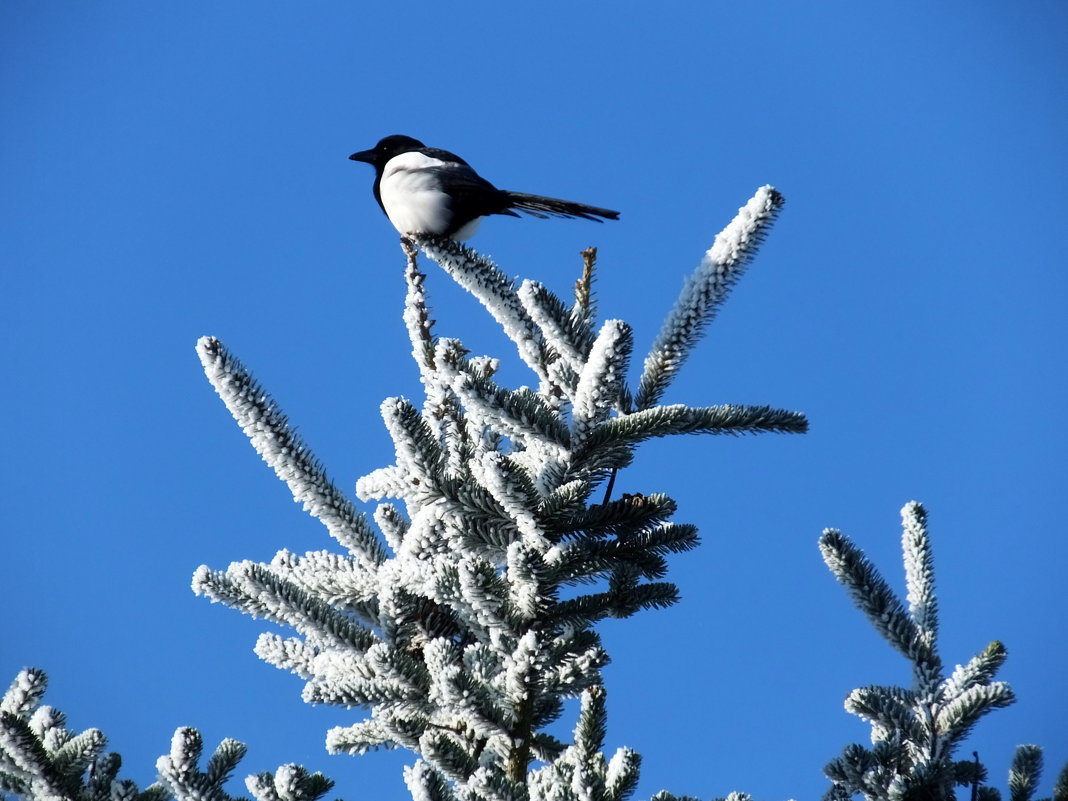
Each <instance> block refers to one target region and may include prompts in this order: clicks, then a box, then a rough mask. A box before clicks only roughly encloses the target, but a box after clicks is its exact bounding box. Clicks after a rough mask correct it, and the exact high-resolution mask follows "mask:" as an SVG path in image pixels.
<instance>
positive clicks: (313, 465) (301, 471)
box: [197, 337, 385, 565]
mask: <svg viewBox="0 0 1068 801" xmlns="http://www.w3.org/2000/svg"><path fill="white" fill-rule="evenodd" d="M197 354H198V355H199V356H200V362H201V364H202V365H203V366H204V373H205V374H206V375H207V377H208V380H209V381H210V382H211V385H212V386H213V387H215V391H216V392H217V393H219V397H220V398H222V400H223V403H225V404H226V408H227V409H229V410H230V413H231V414H232V415H233V416H234V419H235V420H237V424H238V425H239V426H241V429H242V430H243V431H244V432H245V435H246V436H247V437H248V438H249V440H251V442H252V445H253V447H254V448H255V449H256V450H257V451H258V452H259V454H260V456H261V457H263V461H265V462H267V464H269V465H270V466H271V467H272V468H273V469H274V472H275V473H276V474H277V475H278V477H279V478H280V479H282V480H283V481H284V482H286V484H287V485H288V486H289V489H290V491H292V493H293V500H295V501H297V502H298V503H302V504H304V509H305V511H307V512H308V514H310V515H311V516H312V517H316V518H318V519H319V520H321V521H322V522H323V525H325V526H326V528H327V530H328V531H329V532H330V536H332V537H333V538H334V539H336V540H337V541H338V542H339V543H341V544H342V545H343V546H344V547H346V548H348V549H349V551H350V552H352V553H353V554H355V555H358V556H361V557H362V558H364V559H366V560H367V561H368V563H369V564H371V565H375V564H378V563H379V562H381V561H382V560H383V559H384V558H385V554H384V552H383V550H382V546H381V543H380V542H379V541H378V538H377V537H376V535H375V533H374V531H373V529H371V527H370V526H369V525H368V524H367V521H366V519H365V518H364V516H363V515H362V514H360V513H359V512H357V511H356V509H355V507H354V506H353V505H352V502H351V501H349V500H348V498H346V497H345V495H344V494H343V493H342V492H341V491H340V490H338V489H337V488H336V487H335V486H334V485H333V483H331V481H330V479H329V478H328V477H327V475H326V471H324V470H323V468H322V465H320V464H319V461H318V460H317V459H316V458H315V456H313V455H312V453H311V451H310V450H309V449H308V446H307V445H305V444H304V442H303V440H301V439H300V437H299V436H297V433H296V432H295V431H294V430H293V429H292V428H291V427H290V425H289V421H288V420H287V419H286V416H285V414H284V413H283V412H282V410H281V409H280V408H279V407H278V405H277V404H276V403H275V402H274V401H273V400H272V399H271V397H270V396H269V395H267V393H266V392H264V391H263V389H262V388H261V387H260V385H259V384H258V383H256V381H255V380H254V379H253V378H252V376H251V374H249V372H248V371H247V370H246V369H245V367H244V365H242V364H241V362H239V361H238V360H237V359H235V358H234V357H233V356H231V355H230V353H229V352H228V351H227V350H226V348H225V347H223V344H222V343H221V342H220V341H219V340H217V339H216V338H215V337H202V338H201V339H200V341H199V342H197Z"/></svg>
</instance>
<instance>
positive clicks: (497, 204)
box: [349, 135, 619, 239]
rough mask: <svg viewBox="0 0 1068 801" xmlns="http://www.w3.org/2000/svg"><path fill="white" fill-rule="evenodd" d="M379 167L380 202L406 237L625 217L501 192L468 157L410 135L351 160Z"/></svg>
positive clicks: (376, 189) (390, 139)
mask: <svg viewBox="0 0 1068 801" xmlns="http://www.w3.org/2000/svg"><path fill="white" fill-rule="evenodd" d="M349 158H350V159H352V160H353V161H362V162H365V163H367V164H370V165H371V166H372V167H374V168H375V186H374V192H375V200H377V201H378V205H379V206H381V207H382V211H384V212H385V213H386V216H387V217H388V218H389V221H390V222H391V223H393V227H394V228H396V229H397V230H398V231H400V232H401V233H402V234H437V235H439V236H447V237H451V238H452V239H467V238H468V237H469V236H471V235H472V234H474V233H475V229H476V228H478V224H479V222H480V221H481V219H482V218H483V217H486V216H488V215H490V214H507V215H509V216H511V217H518V216H519V215H518V214H516V211H517V210H518V211H522V212H525V213H526V214H529V215H531V216H532V217H541V218H542V219H545V218H547V217H569V218H574V217H581V218H582V219H584V220H593V221H594V222H601V220H600V219H598V218H602V217H603V218H604V219H606V220H618V219H619V212H618V211H612V210H610V209H600V208H597V207H596V206H587V205H585V204H584V203H572V202H570V201H568V200H557V199H556V198H551V197H541V196H540V195H526V194H523V193H522V192H509V191H507V190H504V189H498V188H497V187H495V186H494V185H493V184H491V183H490V182H489V181H487V180H486V179H485V178H483V177H482V176H480V175H479V174H478V173H477V172H475V171H474V170H473V169H472V168H471V165H469V164H468V163H467V162H466V161H464V160H463V159H462V158H460V157H459V156H457V155H456V154H454V153H450V152H449V151H447V150H439V149H438V148H436V147H426V146H425V145H424V144H423V143H422V142H420V141H419V140H418V139H412V137H410V136H401V135H394V136H387V137H386V138H385V139H382V140H381V141H380V142H379V143H378V144H377V145H375V146H374V147H373V148H371V149H370V150H361V151H360V152H359V153H353V154H352V155H351V156H349Z"/></svg>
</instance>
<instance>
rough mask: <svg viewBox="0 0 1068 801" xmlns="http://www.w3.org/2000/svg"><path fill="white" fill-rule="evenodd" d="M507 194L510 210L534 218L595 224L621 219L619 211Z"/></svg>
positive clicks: (564, 201)
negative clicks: (563, 219) (577, 218)
mask: <svg viewBox="0 0 1068 801" xmlns="http://www.w3.org/2000/svg"><path fill="white" fill-rule="evenodd" d="M505 194H506V195H508V205H509V207H510V208H515V209H519V210H520V211H525V212H526V213H527V214H530V215H531V216H533V217H542V218H545V217H569V218H574V217H580V218H582V219H583V220H593V221H594V222H604V220H618V219H619V212H618V211H612V210H611V209H599V208H597V207H596V206H587V205H586V204H585V203H572V202H571V201H570V200H557V199H556V198H553V197H542V196H541V195H526V194H523V193H522V192H507V191H506V192H505ZM600 218H604V219H600Z"/></svg>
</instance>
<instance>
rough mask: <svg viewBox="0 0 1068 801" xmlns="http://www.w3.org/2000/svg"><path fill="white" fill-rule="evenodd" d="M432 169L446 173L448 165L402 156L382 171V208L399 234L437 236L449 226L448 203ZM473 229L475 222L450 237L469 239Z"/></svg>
mask: <svg viewBox="0 0 1068 801" xmlns="http://www.w3.org/2000/svg"><path fill="white" fill-rule="evenodd" d="M434 168H439V169H440V168H445V169H448V164H447V163H446V162H443V161H441V160H440V159H435V158H431V157H430V156H426V155H424V154H422V153H401V154H400V155H399V156H395V157H394V158H392V159H390V160H389V161H388V162H387V163H386V166H385V169H384V170H383V171H382V181H381V182H380V183H379V185H378V191H379V193H380V194H381V196H382V206H383V207H384V208H385V210H386V216H387V217H389V221H390V222H391V223H393V227H394V228H396V229H397V230H398V231H400V232H401V233H402V234H439V235H440V234H444V233H445V231H446V230H448V228H449V226H450V225H451V223H452V219H453V213H452V205H451V199H450V198H449V196H448V195H447V194H445V193H444V192H442V191H441V189H439V188H438V187H439V185H440V179H439V177H438V175H437V174H436V173H435V171H434ZM476 227H478V220H477V219H476V220H472V221H471V222H470V223H468V224H467V225H465V226H464V227H463V228H462V229H461V230H460V231H457V232H456V233H454V234H453V237H454V238H455V239H464V238H466V237H468V236H471V234H473V233H474V232H475V228H476Z"/></svg>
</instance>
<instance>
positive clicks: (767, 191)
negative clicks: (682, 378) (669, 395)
mask: <svg viewBox="0 0 1068 801" xmlns="http://www.w3.org/2000/svg"><path fill="white" fill-rule="evenodd" d="M783 202H784V201H783V196H782V195H781V194H779V192H778V191H777V190H775V189H774V188H773V187H771V186H763V187H761V188H760V189H759V190H757V193H756V194H755V195H753V197H752V198H751V199H750V200H749V202H748V203H746V204H745V205H744V206H742V208H740V209H739V210H738V215H737V216H736V217H735V218H734V219H733V220H732V221H731V223H730V225H728V226H727V227H726V228H724V229H723V231H722V232H721V233H720V234H719V236H717V237H716V241H715V242H714V243H713V244H712V247H711V248H709V250H708V252H707V253H705V256H704V258H703V259H702V260H701V263H700V265H698V267H697V269H696V270H694V272H693V274H692V275H690V277H689V278H688V279H687V280H686V284H685V286H683V288H682V292H681V293H680V295H679V298H678V300H677V301H675V307H674V308H673V309H672V310H671V313H670V314H669V315H668V318H667V320H665V321H664V325H663V327H662V328H661V329H660V333H659V335H657V338H656V341H655V342H653V347H652V349H651V350H650V351H649V355H648V356H647V357H646V358H645V370H644V372H643V373H642V377H641V381H640V382H639V386H638V393H637V397H636V405H637V407H638V408H639V409H647V408H649V407H650V406H653V405H654V404H656V403H658V402H659V401H660V399H661V398H662V397H663V395H664V391H665V390H666V389H667V387H668V385H669V384H670V383H671V381H672V380H673V379H674V377H675V375H676V374H677V373H678V371H679V368H681V367H682V364H683V362H685V361H686V358H687V357H688V356H689V355H690V352H691V351H692V350H693V347H694V345H696V344H697V342H698V340H699V339H700V338H701V335H702V333H703V332H704V328H705V326H707V325H708V323H709V322H710V321H711V320H712V318H713V317H715V315H716V312H717V311H718V310H719V307H720V305H721V304H722V303H723V301H724V300H725V299H726V297H727V294H728V293H729V292H730V290H731V287H733V286H734V284H735V283H736V282H737V281H738V279H739V278H740V277H741V275H742V272H743V271H744V270H745V268H746V266H747V265H748V264H749V262H750V261H751V260H752V258H753V256H754V255H755V254H756V250H757V248H758V247H759V246H760V243H761V242H762V241H763V240H764V237H765V236H766V235H767V233H768V230H769V229H770V228H771V224H772V223H773V222H774V221H775V218H776V217H777V216H778V214H779V210H780V209H781V208H782V205H783Z"/></svg>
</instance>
